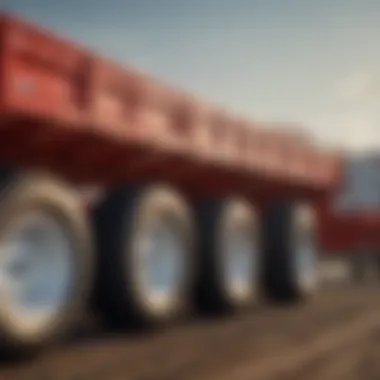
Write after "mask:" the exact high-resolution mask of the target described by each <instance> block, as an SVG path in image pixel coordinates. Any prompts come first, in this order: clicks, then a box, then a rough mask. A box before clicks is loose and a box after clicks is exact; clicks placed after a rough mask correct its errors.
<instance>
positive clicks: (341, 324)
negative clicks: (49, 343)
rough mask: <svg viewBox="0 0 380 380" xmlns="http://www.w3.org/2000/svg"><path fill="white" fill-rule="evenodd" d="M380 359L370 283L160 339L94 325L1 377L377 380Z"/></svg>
mask: <svg viewBox="0 0 380 380" xmlns="http://www.w3.org/2000/svg"><path fill="white" fill-rule="evenodd" d="M89 330H91V329H90V328H89ZM379 357H380V287H379V288H377V287H375V286H373V285H372V286H368V285H366V286H362V287H355V288H347V287H344V288H340V289H338V288H335V289H333V288H331V289H325V290H324V291H323V292H322V293H321V294H320V295H319V296H318V297H317V298H316V299H315V300H314V301H313V302H311V303H309V304H307V305H303V306H302V305H300V306H298V307H284V306H282V307H274V306H270V305H264V306H260V307H258V308H257V309H255V310H252V311H250V312H248V313H246V314H244V315H240V316H236V317H229V318H224V319H218V318H214V319H208V320H199V319H198V320H193V321H187V322H186V323H185V324H184V325H182V326H176V327H172V328H170V329H168V330H167V331H162V332H160V333H156V334H154V335H152V334H150V335H148V334H145V335H144V334H142V335H141V334H140V335H139V336H138V337H136V336H133V334H125V335H124V336H120V335H118V336H111V335H109V333H108V334H107V332H105V331H102V329H101V328H100V327H96V328H94V330H93V331H90V332H88V334H87V336H85V337H82V338H81V339H79V338H78V339H77V340H76V341H75V342H73V343H70V344H67V345H66V346H65V347H61V348H59V349H57V350H56V351H54V352H50V353H48V354H45V355H43V356H42V357H41V358H39V359H37V360H34V361H33V362H30V363H24V364H22V365H21V364H12V365H6V364H3V365H2V367H1V369H0V379H1V380H2V379H7V380H16V379H17V380H24V379H25V380H26V379H28V380H66V379H67V380H129V379H131V380H191V379H194V380H206V379H207V380H213V379H218V380H230V379H234V380H251V379H255V380H260V379H265V380H267V379H268V380H277V379H278V380H279V379H281V380H298V379H299V380H301V379H302V380H305V379H308V380H314V379H315V380H319V379H321V380H322V379H323V380H333V379H334V380H335V379H339V380H341V379H345V380H354V379H355V380H359V379H360V380H369V379H371V380H372V379H374V380H375V379H379V378H380V360H379Z"/></svg>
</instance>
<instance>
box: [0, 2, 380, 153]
mask: <svg viewBox="0 0 380 380" xmlns="http://www.w3.org/2000/svg"><path fill="white" fill-rule="evenodd" d="M1 1H2V2H3V3H4V4H5V8H8V9H11V10H14V11H16V12H18V13H21V14H22V15H23V16H26V17H28V18H31V19H32V20H34V21H37V22H41V23H43V24H44V25H45V26H47V27H50V28H53V29H55V30H56V31H58V32H60V33H62V34H64V35H66V36H68V37H70V38H75V39H77V40H79V41H80V42H81V43H82V44H85V45H89V46H91V47H92V48H94V49H96V50H98V51H100V52H103V53H104V54H107V55H109V56H110V57H112V58H114V59H117V60H119V61H122V62H126V63H132V64H134V65H136V66H138V67H140V68H142V69H144V70H146V71H148V72H150V73H152V74H154V75H155V76H157V77H159V78H161V79H163V80H165V81H168V82H171V83H175V84H179V85H181V86H183V87H185V88H186V89H187V90H190V91H192V92H194V93H196V94H199V95H200V96H202V97H204V98H206V99H208V100H212V101H215V102H217V103H221V104H222V105H225V106H228V107H230V108H231V110H233V111H235V112H240V113H242V114H243V115H246V116H249V117H251V118H254V119H259V120H261V119H263V120H268V121H272V120H273V121H284V122H295V123H301V124H302V126H303V128H305V129H306V130H307V131H310V132H312V133H313V134H314V135H315V136H316V137H317V138H318V139H321V140H322V141H326V142H329V143H331V144H333V145H336V144H341V145H344V146H346V147H349V148H352V149H363V148H364V149H367V148H372V147H378V146H380V49H379V40H380V23H379V21H378V20H379V19H380V1H378V0H330V1H327V0H319V1H317V0H315V1H314V0H192V1H185V0H124V1H123V0H107V1H104V0H103V1H99V0H86V1H85V0H82V1H81V0H76V1H73V0H66V1H65V2H60V1H51V0H1Z"/></svg>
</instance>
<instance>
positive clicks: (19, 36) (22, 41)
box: [2, 17, 86, 123]
mask: <svg viewBox="0 0 380 380" xmlns="http://www.w3.org/2000/svg"><path fill="white" fill-rule="evenodd" d="M3 23H4V25H3V30H2V33H3V36H2V39H3V44H4V49H3V64H4V66H5V67H4V70H5V72H4V74H5V78H3V84H2V86H3V87H2V90H3V106H4V107H6V108H7V109H8V111H10V112H12V113H26V114H30V115H33V116H36V117H53V118H55V119H59V121H67V122H70V123H74V122H78V121H79V120H80V119H81V117H82V112H83V111H84V107H85V103H84V88H83V83H84V78H83V76H84V73H85V69H86V67H85V66H86V58H85V55H84V54H83V53H82V52H80V51H79V50H78V49H76V48H75V47H74V46H72V45H71V44H68V43H66V42H64V41H63V40H61V39H58V38H56V37H53V36H52V35H49V34H47V33H46V32H44V31H41V30H39V29H37V28H35V27H32V26H30V25H29V24H28V23H26V22H23V21H20V20H18V19H15V18H13V17H6V18H4V19H3Z"/></svg>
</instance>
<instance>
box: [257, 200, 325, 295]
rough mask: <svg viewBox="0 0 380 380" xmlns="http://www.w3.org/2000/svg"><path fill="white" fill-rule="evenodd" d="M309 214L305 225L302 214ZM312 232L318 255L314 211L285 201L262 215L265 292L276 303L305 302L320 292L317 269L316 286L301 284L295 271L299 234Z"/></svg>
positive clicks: (270, 207) (306, 206)
mask: <svg viewBox="0 0 380 380" xmlns="http://www.w3.org/2000/svg"><path fill="white" fill-rule="evenodd" d="M304 212H306V213H308V214H309V222H308V223H306V224H304V223H303V222H302V219H301V215H302V213H304ZM299 233H300V234H302V233H310V234H311V235H312V237H313V239H314V242H315V246H316V250H317V251H316V252H317V254H318V252H319V248H318V246H319V244H318V241H317V225H316V218H315V214H314V212H313V209H312V208H311V207H309V206H308V205H306V204H301V203H298V202H293V201H289V202H282V203H277V204H272V205H270V206H269V207H268V208H267V209H266V210H265V211H264V212H263V245H264V254H263V266H262V269H263V272H262V275H263V278H262V280H263V282H262V283H263V290H264V292H265V293H266V295H267V297H268V298H269V299H272V300H276V301H300V300H306V299H308V298H309V297H311V296H313V295H315V294H316V292H317V290H318V279H317V278H318V276H317V272H318V269H317V268H316V272H315V274H316V277H315V283H314V285H313V286H309V285H305V284H302V283H300V282H299V281H298V279H297V274H296V270H295V249H296V247H295V246H296V241H297V240H296V239H297V234H299Z"/></svg>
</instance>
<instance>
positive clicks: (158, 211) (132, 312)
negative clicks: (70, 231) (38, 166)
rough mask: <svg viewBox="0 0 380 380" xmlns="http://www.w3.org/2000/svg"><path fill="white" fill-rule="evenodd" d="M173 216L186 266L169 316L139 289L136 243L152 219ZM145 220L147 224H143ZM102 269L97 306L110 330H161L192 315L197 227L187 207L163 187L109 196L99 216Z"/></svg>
mask: <svg viewBox="0 0 380 380" xmlns="http://www.w3.org/2000/svg"><path fill="white" fill-rule="evenodd" d="M166 214H170V215H171V216H172V217H173V218H175V219H176V220H177V222H178V226H179V227H180V230H181V231H182V234H183V237H184V239H185V244H186V252H185V254H186V255H187V258H186V260H187V264H186V270H185V271H186V273H185V276H184V279H183V281H182V283H181V286H180V288H179V289H178V294H177V295H176V297H175V301H174V302H173V303H171V304H170V307H168V308H167V309H165V310H160V311H158V310H154V308H151V307H150V306H149V305H148V304H147V302H146V300H145V296H144V292H143V289H142V288H141V286H139V285H138V281H137V276H138V274H137V270H136V269H135V265H134V259H135V258H136V257H138V251H137V250H136V249H135V247H134V241H135V239H136V238H137V237H138V234H139V233H140V231H142V229H143V228H144V225H145V223H149V221H150V220H153V218H156V217H158V218H160V217H161V216H162V215H166ZM144 218H145V220H143V219H144ZM93 220H94V228H95V231H96V232H97V233H96V236H97V243H98V248H99V261H100V267H99V271H98V276H97V281H96V283H97V285H96V292H95V297H94V301H95V302H94V304H95V307H96V309H97V310H98V311H99V312H100V313H101V315H102V316H103V317H104V319H105V321H106V322H107V324H108V325H109V326H110V327H113V328H116V329H120V328H126V327H131V326H133V327H136V326H137V327H144V328H153V327H158V326H161V325H163V324H166V323H168V322H172V321H173V320H175V319H177V318H179V317H180V316H184V315H185V314H186V312H187V311H188V310H189V306H190V300H191V290H192V287H193V280H194V268H195V265H194V254H193V251H194V233H193V221H192V215H191V212H190V210H189V209H188V207H187V202H185V201H184V199H183V198H182V197H181V196H180V195H179V194H177V193H176V192H175V191H174V190H172V189H170V188H168V187H165V186H161V185H151V186H149V185H148V186H127V187H123V188H119V189H117V190H115V191H113V192H111V193H109V194H108V195H107V196H106V198H105V199H104V201H103V202H102V203H101V204H100V205H99V207H98V208H97V209H96V210H95V213H94V218H93Z"/></svg>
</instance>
